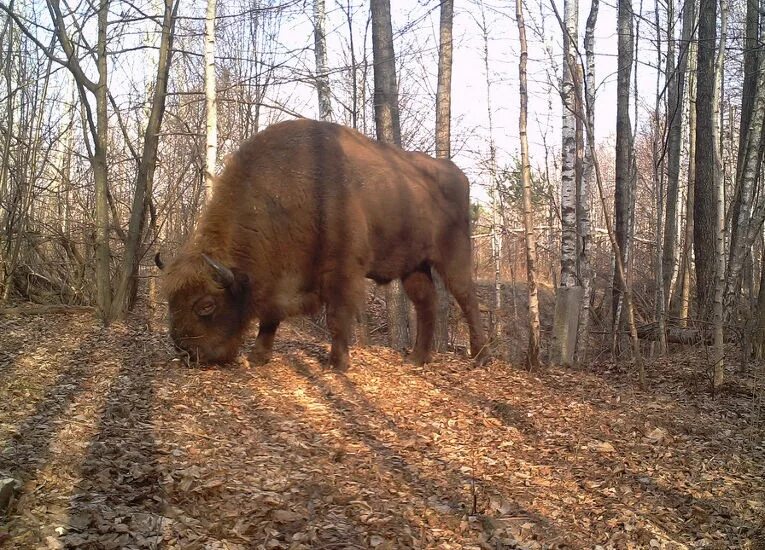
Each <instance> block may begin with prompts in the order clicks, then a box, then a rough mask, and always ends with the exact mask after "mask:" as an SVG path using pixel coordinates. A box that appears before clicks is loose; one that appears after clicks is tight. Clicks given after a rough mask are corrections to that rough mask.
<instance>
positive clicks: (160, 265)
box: [154, 252, 165, 271]
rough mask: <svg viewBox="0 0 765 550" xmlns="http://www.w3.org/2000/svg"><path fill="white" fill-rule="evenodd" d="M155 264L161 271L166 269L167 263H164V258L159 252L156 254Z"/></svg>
mask: <svg viewBox="0 0 765 550" xmlns="http://www.w3.org/2000/svg"><path fill="white" fill-rule="evenodd" d="M154 263H155V264H156V265H157V267H158V268H159V269H160V271H161V270H163V269H165V262H163V261H162V258H160V257H159V252H157V253H156V254H154Z"/></svg>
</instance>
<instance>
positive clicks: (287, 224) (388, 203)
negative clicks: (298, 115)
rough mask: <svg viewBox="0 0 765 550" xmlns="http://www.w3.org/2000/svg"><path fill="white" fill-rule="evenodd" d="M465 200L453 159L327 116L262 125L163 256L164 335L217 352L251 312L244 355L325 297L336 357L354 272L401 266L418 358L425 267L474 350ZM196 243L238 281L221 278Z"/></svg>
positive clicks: (428, 288) (430, 300) (428, 321)
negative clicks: (172, 254)
mask: <svg viewBox="0 0 765 550" xmlns="http://www.w3.org/2000/svg"><path fill="white" fill-rule="evenodd" d="M469 207H470V202H469V183H468V180H467V178H466V177H465V176H464V174H463V173H462V172H461V171H460V170H459V169H458V168H457V167H456V166H455V165H454V164H453V163H452V162H450V161H445V160H435V159H433V158H431V157H429V156H427V155H425V154H422V153H408V152H405V151H402V150H401V149H399V148H396V147H393V146H390V145H385V144H381V143H378V142H376V141H372V140H370V139H368V138H366V137H365V136H363V135H362V134H360V133H358V132H356V131H354V130H352V129H350V128H346V127H343V126H339V125H336V124H331V123H326V122H316V121H311V120H295V121H290V122H283V123H280V124H276V125H274V126H271V127H269V128H267V129H266V130H264V131H262V132H260V133H258V134H257V135H255V136H254V137H253V138H251V139H249V140H248V141H246V142H245V143H244V144H243V145H242V146H241V148H240V149H239V151H237V152H236V153H234V154H233V155H231V157H230V158H229V159H228V160H227V162H226V166H225V168H224V170H223V172H222V173H221V175H220V176H219V177H218V178H217V180H216V182H215V188H214V193H213V197H212V199H211V201H210V203H209V204H208V205H207V207H206V208H205V210H204V213H203V214H202V217H201V220H200V222H199V225H198V227H197V229H196V231H195V233H194V235H193V237H192V238H191V240H190V241H189V242H188V243H187V244H186V245H185V247H184V248H183V250H182V251H181V252H180V253H179V254H178V256H177V257H176V258H175V259H174V260H173V261H172V262H170V264H169V265H168V266H167V268H166V269H165V274H164V291H165V293H166V294H167V297H168V300H169V307H170V324H171V335H172V337H173V339H174V341H175V342H176V344H177V345H178V346H179V347H181V348H183V349H185V350H187V351H189V352H190V353H191V354H192V356H195V357H198V358H199V359H201V360H204V361H213V362H215V361H225V360H229V359H231V358H232V357H233V356H235V355H236V353H237V350H238V348H239V346H240V344H241V342H242V338H243V334H244V333H245V331H246V329H247V328H248V326H249V324H250V322H251V321H252V320H253V319H255V318H257V319H259V320H260V331H259V333H258V338H257V340H256V346H255V352H254V359H255V360H256V361H261V362H262V361H267V360H268V359H269V357H270V353H271V346H272V343H273V338H274V334H275V332H276V329H277V327H278V325H279V322H280V321H282V320H283V319H285V318H287V317H290V316H293V315H301V314H307V313H311V312H315V311H316V310H317V309H318V308H319V307H320V306H321V305H322V304H324V305H326V307H327V320H328V325H329V329H330V332H331V335H332V349H331V352H330V362H331V364H332V365H333V366H334V367H335V368H338V369H345V368H347V367H348V339H349V335H350V332H351V328H352V322H353V319H354V317H355V315H356V312H357V307H358V305H359V302H360V300H361V299H362V297H363V291H364V284H363V279H364V277H368V278H371V279H373V280H375V281H377V282H379V283H386V282H389V281H391V280H393V279H401V280H402V281H403V284H404V289H405V290H406V292H407V294H408V296H409V297H410V299H411V300H412V301H413V302H414V305H415V308H416V311H417V318H418V320H417V342H416V344H415V349H414V353H413V360H414V361H415V362H418V363H422V362H424V361H427V360H429V358H430V351H431V344H432V339H433V327H434V316H435V305H434V302H435V292H434V287H433V282H432V279H431V267H432V268H435V269H436V270H437V271H438V272H439V273H440V274H441V276H442V277H443V279H444V281H445V283H446V285H447V288H448V289H449V290H450V291H451V293H452V294H453V295H454V297H455V298H456V299H457V301H458V303H459V304H460V306H461V308H462V310H463V312H464V314H465V316H466V319H467V322H468V324H469V328H470V344H471V346H470V347H471V355H473V356H477V355H478V354H479V353H480V354H481V357H484V356H485V352H484V351H483V348H484V344H485V339H484V336H483V333H482V330H481V327H480V319H479V312H478V305H477V301H476V297H475V292H474V288H473V282H472V280H471V253H470V219H469V211H470V208H469ZM203 254H206V255H208V256H209V257H210V258H212V259H214V260H215V261H217V262H218V263H220V264H222V265H224V266H226V267H228V268H229V269H230V270H231V271H232V272H233V275H234V280H235V282H234V283H233V284H222V282H221V277H216V273H215V270H214V269H213V268H211V267H210V265H209V264H208V263H207V262H206V260H205V259H204V257H203Z"/></svg>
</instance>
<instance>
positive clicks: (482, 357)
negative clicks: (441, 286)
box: [436, 241, 490, 365]
mask: <svg viewBox="0 0 765 550" xmlns="http://www.w3.org/2000/svg"><path fill="white" fill-rule="evenodd" d="M436 269H437V270H438V272H439V273H440V274H441V277H442V278H443V279H444V283H445V284H446V287H447V288H448V289H449V292H451V293H452V296H454V298H455V300H457V303H458V304H459V306H460V309H461V310H462V313H463V314H464V315H465V320H466V321H467V324H468V330H469V331H470V356H471V357H473V358H475V361H476V363H478V364H479V365H481V364H484V363H486V362H487V361H488V360H489V359H490V354H489V349H488V345H487V343H486V337H485V336H484V333H483V326H482V323H481V312H480V309H479V308H478V298H477V297H476V293H475V286H474V285H473V280H472V278H471V276H470V243H469V241H468V242H467V243H466V244H465V246H463V247H457V248H456V249H455V251H454V254H453V255H452V256H451V257H450V258H449V261H448V262H447V263H446V264H445V265H443V266H440V267H439V266H436Z"/></svg>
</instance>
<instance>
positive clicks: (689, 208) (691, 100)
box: [680, 0, 698, 326]
mask: <svg viewBox="0 0 765 550" xmlns="http://www.w3.org/2000/svg"><path fill="white" fill-rule="evenodd" d="M696 19H697V13H696V1H695V0H688V1H686V4H685V9H684V11H683V28H685V26H686V20H690V22H691V23H690V25H691V26H692V27H694V28H695V27H696ZM693 34H694V33H693V32H692V33H691V34H690V35H689V42H688V185H687V191H686V201H685V233H684V237H683V258H682V266H683V268H682V274H683V279H682V289H681V297H680V319H681V321H680V322H681V325H682V326H685V325H687V322H688V318H689V316H690V309H691V270H692V268H693V267H692V263H693V262H692V252H693V233H694V232H693V227H694V225H695V224H694V219H693V205H694V202H695V200H694V199H695V197H694V190H695V181H696V88H697V87H696V74H697V71H696V67H697V61H698V42H697V40H695V39H694V37H693Z"/></svg>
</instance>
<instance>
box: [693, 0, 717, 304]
mask: <svg viewBox="0 0 765 550" xmlns="http://www.w3.org/2000/svg"><path fill="white" fill-rule="evenodd" d="M716 40H717V0H700V4H699V41H698V67H697V80H696V157H695V163H696V179H695V182H694V204H693V220H694V226H693V251H694V259H695V270H696V300H697V303H698V305H699V314H700V315H701V317H702V318H705V319H709V318H710V314H711V307H710V306H711V304H712V299H713V291H714V278H715V265H716V264H715V242H716V238H717V236H716V231H715V224H716V212H717V203H716V196H715V195H716V186H715V136H714V124H715V121H714V119H715V117H717V116H719V113H716V112H714V111H713V101H714V97H713V96H714V87H715V57H716V56H715V52H716Z"/></svg>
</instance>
